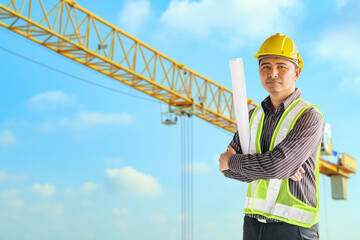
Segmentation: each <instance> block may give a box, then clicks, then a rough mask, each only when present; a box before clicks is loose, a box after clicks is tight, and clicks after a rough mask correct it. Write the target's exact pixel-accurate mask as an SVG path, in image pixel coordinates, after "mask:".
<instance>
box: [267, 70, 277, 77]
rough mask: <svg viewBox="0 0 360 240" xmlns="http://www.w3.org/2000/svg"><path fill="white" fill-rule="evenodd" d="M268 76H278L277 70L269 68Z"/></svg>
mask: <svg viewBox="0 0 360 240" xmlns="http://www.w3.org/2000/svg"><path fill="white" fill-rule="evenodd" d="M268 77H269V78H276V77H278V71H277V69H276V68H271V69H270V70H269V75H268Z"/></svg>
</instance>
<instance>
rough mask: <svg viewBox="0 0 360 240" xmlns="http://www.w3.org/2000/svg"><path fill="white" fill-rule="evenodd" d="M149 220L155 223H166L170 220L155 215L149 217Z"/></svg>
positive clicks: (160, 215) (163, 216)
mask: <svg viewBox="0 0 360 240" xmlns="http://www.w3.org/2000/svg"><path fill="white" fill-rule="evenodd" d="M149 220H150V221H152V222H155V223H165V222H167V220H168V218H167V216H165V215H162V214H155V215H152V216H150V217H149Z"/></svg>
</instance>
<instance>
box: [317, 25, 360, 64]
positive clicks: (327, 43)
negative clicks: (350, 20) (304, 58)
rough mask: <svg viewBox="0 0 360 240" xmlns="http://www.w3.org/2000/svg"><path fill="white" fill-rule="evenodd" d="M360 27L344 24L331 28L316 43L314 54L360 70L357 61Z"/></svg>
mask: <svg viewBox="0 0 360 240" xmlns="http://www.w3.org/2000/svg"><path fill="white" fill-rule="evenodd" d="M359 38H360V27H358V26H348V27H345V26H342V27H339V28H334V29H330V30H328V31H327V32H325V33H324V34H322V38H321V39H320V40H319V41H318V42H317V43H316V44H315V49H314V55H315V56H317V57H318V58H320V59H321V60H324V61H327V62H333V63H337V64H338V65H344V66H348V67H350V68H355V69H357V70H360V63H359V61H356V59H357V58H358V53H359V52H360V42H359Z"/></svg>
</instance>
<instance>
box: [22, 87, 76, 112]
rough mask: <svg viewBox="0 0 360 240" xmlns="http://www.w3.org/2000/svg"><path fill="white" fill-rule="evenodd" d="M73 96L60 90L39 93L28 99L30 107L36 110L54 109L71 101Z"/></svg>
mask: <svg viewBox="0 0 360 240" xmlns="http://www.w3.org/2000/svg"><path fill="white" fill-rule="evenodd" d="M73 101H74V98H73V97H72V96H70V95H68V94H66V93H64V92H62V91H48V92H44V93H39V94H37V95H35V96H33V97H32V98H30V99H29V100H28V104H29V105H30V107H31V108H34V109H37V110H46V109H56V108H58V107H65V106H68V105H70V104H71V103H73Z"/></svg>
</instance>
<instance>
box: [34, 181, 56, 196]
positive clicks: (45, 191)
mask: <svg viewBox="0 0 360 240" xmlns="http://www.w3.org/2000/svg"><path fill="white" fill-rule="evenodd" d="M30 190H31V192H32V193H34V194H36V195H39V196H41V197H51V196H53V195H54V194H55V192H56V191H55V186H54V185H52V184H49V183H46V184H43V185H41V184H38V183H36V184H34V185H32V186H31V188H30Z"/></svg>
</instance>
